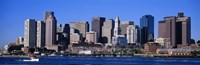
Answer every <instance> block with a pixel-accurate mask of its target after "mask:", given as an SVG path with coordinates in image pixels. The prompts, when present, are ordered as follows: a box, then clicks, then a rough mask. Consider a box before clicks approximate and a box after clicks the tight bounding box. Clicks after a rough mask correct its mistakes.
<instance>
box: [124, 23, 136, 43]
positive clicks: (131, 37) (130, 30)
mask: <svg viewBox="0 0 200 65" xmlns="http://www.w3.org/2000/svg"><path fill="white" fill-rule="evenodd" d="M138 33H139V27H138V26H137V25H129V26H128V27H127V32H126V38H127V42H128V43H129V44H134V43H135V44H136V43H138V42H139V39H138V38H139V34H138Z"/></svg>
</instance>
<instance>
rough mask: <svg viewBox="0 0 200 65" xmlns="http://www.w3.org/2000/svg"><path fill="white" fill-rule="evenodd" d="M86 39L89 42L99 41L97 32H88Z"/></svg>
mask: <svg viewBox="0 0 200 65" xmlns="http://www.w3.org/2000/svg"><path fill="white" fill-rule="evenodd" d="M86 41H87V42H89V43H97V32H94V31H90V32H86Z"/></svg>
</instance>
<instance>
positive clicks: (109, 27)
mask: <svg viewBox="0 0 200 65" xmlns="http://www.w3.org/2000/svg"><path fill="white" fill-rule="evenodd" d="M114 24H115V21H114V20H113V19H110V20H106V21H105V22H104V25H103V27H102V40H103V42H102V43H109V44H110V43H112V37H113V35H114V34H113V33H114Z"/></svg>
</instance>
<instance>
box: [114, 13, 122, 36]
mask: <svg viewBox="0 0 200 65" xmlns="http://www.w3.org/2000/svg"><path fill="white" fill-rule="evenodd" d="M117 35H121V29H120V20H119V16H117V17H116V19H115V28H114V36H117Z"/></svg>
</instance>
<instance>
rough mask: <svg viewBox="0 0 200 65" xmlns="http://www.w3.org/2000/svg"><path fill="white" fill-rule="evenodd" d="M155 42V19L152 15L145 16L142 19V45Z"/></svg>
mask: <svg viewBox="0 0 200 65" xmlns="http://www.w3.org/2000/svg"><path fill="white" fill-rule="evenodd" d="M150 41H154V17H153V16H152V15H144V16H142V18H140V43H141V45H143V44H144V43H147V42H150Z"/></svg>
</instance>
